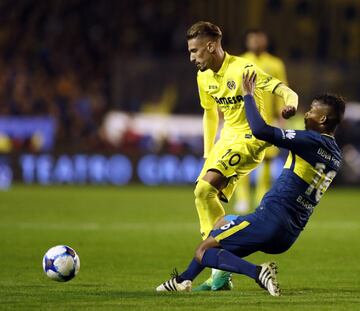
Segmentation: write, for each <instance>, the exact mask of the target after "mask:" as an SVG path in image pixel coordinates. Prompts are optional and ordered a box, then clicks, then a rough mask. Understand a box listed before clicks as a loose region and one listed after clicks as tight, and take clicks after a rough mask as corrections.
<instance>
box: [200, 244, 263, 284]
mask: <svg viewBox="0 0 360 311" xmlns="http://www.w3.org/2000/svg"><path fill="white" fill-rule="evenodd" d="M201 263H202V265H203V266H206V267H210V268H216V269H219V270H224V271H229V272H235V273H240V274H245V275H247V276H248V277H251V278H253V279H256V276H257V271H256V270H257V269H256V267H257V266H256V265H254V264H252V263H250V262H248V261H246V260H244V259H242V258H240V257H238V256H236V255H234V254H233V253H230V252H229V251H227V250H225V249H220V248H209V249H208V250H207V251H206V252H205V253H204V256H203V258H202V262H201Z"/></svg>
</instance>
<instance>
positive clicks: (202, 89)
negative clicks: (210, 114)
mask: <svg viewBox="0 0 360 311" xmlns="http://www.w3.org/2000/svg"><path fill="white" fill-rule="evenodd" d="M247 70H249V72H252V71H255V72H256V73H257V81H256V88H255V94H254V95H255V100H256V104H257V106H258V109H259V111H260V114H261V115H262V117H263V118H264V119H265V121H268V120H269V118H270V116H268V115H267V113H266V110H265V109H264V101H263V91H266V92H270V93H272V92H273V91H274V89H275V88H276V87H277V86H278V85H279V84H280V83H281V81H280V80H278V79H276V78H274V77H272V76H270V75H268V74H267V73H265V72H264V71H262V70H261V69H259V67H257V66H256V65H255V64H253V63H252V62H250V61H249V60H247V59H245V58H242V57H238V56H234V55H229V54H228V53H225V58H224V61H223V64H222V66H221V68H220V69H219V71H218V72H214V71H212V70H210V69H208V70H206V71H199V72H198V75H197V83H198V88H199V96H200V103H201V106H202V107H203V108H204V109H216V108H219V110H221V112H222V113H223V115H224V127H223V129H222V135H224V134H225V135H226V136H229V135H230V136H238V135H239V134H242V133H244V134H245V133H250V134H251V129H250V126H249V124H248V122H247V119H246V115H245V107H244V100H243V91H242V76H243V73H244V72H246V71H247ZM211 126H217V125H211Z"/></svg>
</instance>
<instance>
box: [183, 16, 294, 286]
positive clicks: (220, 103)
mask: <svg viewBox="0 0 360 311" xmlns="http://www.w3.org/2000/svg"><path fill="white" fill-rule="evenodd" d="M221 37H222V33H221V30H220V28H219V27H218V26H216V25H214V24H212V23H209V22H203V21H200V22H197V23H195V24H194V25H192V26H191V27H190V28H189V30H188V31H187V40H188V51H189V53H190V61H191V62H193V63H194V64H195V65H196V67H197V68H198V70H199V71H198V75H197V82H198V88H199V96H200V104H201V106H202V107H203V108H204V116H203V124H204V158H205V159H206V161H205V163H204V166H203V169H202V171H201V173H200V175H199V177H198V180H197V184H196V187H195V191H194V194H195V205H196V209H197V212H198V215H199V219H200V231H201V235H202V238H203V239H206V238H207V236H208V235H209V233H210V231H211V230H212V228H213V226H214V224H215V223H216V221H217V220H219V219H220V218H221V217H223V216H224V215H225V211H224V208H223V207H222V205H221V203H220V199H221V200H223V201H225V202H228V200H229V199H230V198H231V196H232V193H233V191H234V188H235V185H236V183H237V181H238V179H239V177H241V176H245V175H247V174H249V173H250V172H251V170H253V169H254V168H255V167H256V166H257V165H258V164H259V163H260V162H261V161H262V160H263V158H264V155H265V148H266V147H268V146H269V144H268V143H266V142H264V141H260V140H257V139H256V138H255V137H254V136H253V135H252V133H251V129H250V127H249V124H248V122H247V119H246V115H245V109H244V100H243V91H242V87H241V85H242V76H243V73H244V72H245V71H251V72H253V71H255V72H256V74H257V83H256V88H255V93H254V97H255V100H256V103H257V106H258V109H259V111H260V114H261V115H262V116H263V118H264V119H265V121H267V120H268V118H267V116H266V114H265V109H264V101H263V98H262V97H263V92H264V91H266V92H270V93H275V94H276V95H279V96H280V97H282V98H283V99H284V101H285V104H286V105H285V107H284V108H283V110H282V115H283V117H285V118H289V117H291V116H293V115H294V114H295V112H296V108H297V104H298V96H297V94H296V93H295V92H293V91H292V90H291V89H289V88H288V87H287V86H286V85H284V84H283V83H282V82H281V81H280V80H278V79H276V78H273V77H271V76H270V75H268V74H266V73H264V72H263V71H262V70H260V69H259V68H258V67H257V66H256V65H254V64H253V63H251V62H249V61H248V60H246V59H244V58H240V57H237V56H233V55H229V54H228V53H226V52H225V51H224V50H223V48H222V45H221ZM218 109H219V110H221V112H222V113H223V115H224V126H223V129H222V131H221V135H220V138H219V140H218V141H217V142H216V144H215V137H216V133H217V128H218V122H219V117H218ZM231 288H232V283H231V275H230V273H228V272H223V271H218V270H216V271H213V274H212V277H210V279H209V280H207V281H206V282H205V283H204V284H203V285H201V286H200V288H199V290H219V289H231Z"/></svg>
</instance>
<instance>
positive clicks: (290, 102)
mask: <svg viewBox="0 0 360 311" xmlns="http://www.w3.org/2000/svg"><path fill="white" fill-rule="evenodd" d="M248 66H249V65H248ZM253 67H254V68H253V70H255V71H256V74H257V87H259V88H261V89H263V90H264V91H266V92H270V93H274V94H276V95H277V96H280V97H281V98H282V99H283V100H284V103H285V107H284V108H283V109H282V112H281V115H282V116H283V118H285V119H288V118H290V117H292V116H293V115H295V113H296V110H297V106H298V95H297V94H296V93H295V92H294V91H293V90H292V89H290V88H289V87H287V86H286V85H285V84H284V83H283V82H281V81H280V80H278V79H276V78H274V77H272V76H270V75H268V74H266V73H265V72H263V71H262V70H260V69H259V68H257V67H256V66H253ZM248 68H249V69H250V70H251V71H252V68H250V67H248ZM265 104H266V103H265Z"/></svg>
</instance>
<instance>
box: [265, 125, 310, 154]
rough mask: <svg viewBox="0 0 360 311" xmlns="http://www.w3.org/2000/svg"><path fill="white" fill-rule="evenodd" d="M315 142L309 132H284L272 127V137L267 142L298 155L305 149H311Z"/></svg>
mask: <svg viewBox="0 0 360 311" xmlns="http://www.w3.org/2000/svg"><path fill="white" fill-rule="evenodd" d="M270 140H271V141H270ZM315 140H316V139H315V137H314V134H313V133H312V132H311V131H306V130H284V129H281V128H277V127H273V137H272V139H269V142H270V143H272V144H274V145H275V146H277V147H280V148H285V149H288V150H291V151H294V152H295V153H297V154H299V153H302V152H303V151H304V150H306V149H307V148H312V147H313V146H314V142H315Z"/></svg>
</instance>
